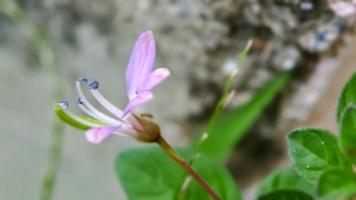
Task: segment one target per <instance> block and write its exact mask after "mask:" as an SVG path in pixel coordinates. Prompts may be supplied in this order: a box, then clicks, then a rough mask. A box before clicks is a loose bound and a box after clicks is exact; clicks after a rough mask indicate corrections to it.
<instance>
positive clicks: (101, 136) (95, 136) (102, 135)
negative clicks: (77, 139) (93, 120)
mask: <svg viewBox="0 0 356 200" xmlns="http://www.w3.org/2000/svg"><path fill="white" fill-rule="evenodd" d="M115 129H116V128H115V127H96V128H91V129H89V130H87V131H86V132H85V137H86V138H87V140H88V141H89V142H91V143H96V144H98V143H100V142H102V141H103V140H105V139H106V138H107V137H108V136H109V135H110V134H111V133H112V132H113V131H115Z"/></svg>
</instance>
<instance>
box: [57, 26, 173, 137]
mask: <svg viewBox="0 0 356 200" xmlns="http://www.w3.org/2000/svg"><path fill="white" fill-rule="evenodd" d="M155 58H156V44H155V40H154V37H153V33H152V32H151V31H146V32H143V33H142V34H141V35H140V36H139V37H138V39H137V41H136V43H135V46H134V48H133V50H132V53H131V57H130V60H129V63H128V66H127V70H126V88H127V94H128V99H129V102H128V104H127V105H126V107H125V108H124V109H123V110H121V109H119V108H118V107H116V106H115V105H114V104H112V103H111V102H110V101H108V100H107V99H106V98H105V97H104V96H103V95H102V94H101V92H100V91H99V82H98V81H96V80H91V79H87V78H79V79H78V80H77V81H76V89H77V92H78V96H79V97H78V107H79V108H80V109H81V110H82V111H83V112H84V113H85V114H86V115H77V114H74V113H73V112H71V111H69V110H68V106H69V104H68V102H67V101H61V102H59V103H58V104H56V105H55V108H54V109H55V112H56V114H57V116H58V117H59V118H60V119H62V120H63V121H65V122H67V123H68V124H70V125H73V126H75V127H77V128H80V129H83V130H86V133H85V135H86V138H87V140H88V141H89V142H92V143H100V142H102V141H103V140H105V139H106V138H107V137H108V136H110V135H111V134H117V135H125V136H131V137H134V138H136V139H138V140H140V141H144V142H153V141H155V139H156V138H157V137H158V136H159V135H160V129H159V126H158V125H157V124H156V123H154V122H153V121H151V119H150V118H148V117H145V116H144V115H140V114H138V112H137V111H136V108H137V107H138V106H139V105H141V104H143V103H145V102H147V101H149V100H150V99H152V98H153V93H152V89H153V88H154V87H155V86H157V85H158V84H159V83H160V82H162V81H163V80H164V79H165V78H167V77H168V76H169V74H170V72H169V70H168V69H166V68H157V69H154V68H153V65H154V63H155ZM83 86H86V87H87V89H88V90H89V91H90V93H91V95H92V96H93V97H94V98H95V99H96V101H97V102H98V103H99V104H100V105H101V106H102V107H103V108H105V109H106V110H107V111H108V112H107V113H110V115H109V114H106V113H104V112H101V111H100V110H99V109H97V108H96V107H95V106H94V105H93V104H91V103H90V102H89V100H88V99H87V98H86V97H85V95H84V92H83Z"/></svg>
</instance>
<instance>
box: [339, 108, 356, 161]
mask: <svg viewBox="0 0 356 200" xmlns="http://www.w3.org/2000/svg"><path fill="white" fill-rule="evenodd" d="M340 124H341V125H340V144H341V148H342V150H343V152H344V153H345V155H346V156H347V157H348V158H349V160H350V161H352V162H353V163H356V104H354V105H349V106H347V108H346V109H345V111H344V114H343V116H342V119H341V123H340Z"/></svg>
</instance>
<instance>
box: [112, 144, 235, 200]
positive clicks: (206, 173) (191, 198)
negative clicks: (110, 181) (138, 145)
mask: <svg viewBox="0 0 356 200" xmlns="http://www.w3.org/2000/svg"><path fill="white" fill-rule="evenodd" d="M179 153H180V155H183V156H184V157H185V158H187V157H188V155H189V153H188V151H179ZM194 168H195V169H196V170H197V172H198V174H200V175H201V176H202V177H203V178H204V179H205V180H206V181H207V182H208V184H209V185H211V186H212V188H213V189H214V190H215V191H216V192H217V193H218V194H219V195H221V198H222V199H224V200H239V199H240V194H239V192H238V191H237V188H236V186H235V184H234V182H233V179H232V178H231V176H230V175H229V173H228V172H227V171H226V169H225V168H224V166H222V165H219V164H217V163H216V162H213V161H211V160H209V159H208V158H202V159H199V160H198V161H196V163H195V166H194ZM116 171H117V174H118V176H119V178H120V180H121V183H122V185H123V187H124V190H125V191H126V193H127V196H128V199H130V200H175V199H178V196H179V192H180V189H181V186H182V183H183V179H184V177H185V171H183V170H182V169H181V168H180V167H179V165H178V164H176V163H175V162H173V161H172V160H171V159H170V158H169V157H168V156H167V155H165V153H164V152H163V151H162V150H161V149H160V148H158V147H157V148H156V147H153V148H142V149H133V150H128V151H125V152H123V153H121V154H120V155H119V156H118V158H117V160H116ZM184 199H188V200H195V199H209V197H208V196H207V194H206V193H205V191H203V190H202V188H200V186H199V185H197V184H196V183H195V181H194V180H193V181H192V183H191V184H190V186H189V188H188V190H187V192H186V198H184Z"/></svg>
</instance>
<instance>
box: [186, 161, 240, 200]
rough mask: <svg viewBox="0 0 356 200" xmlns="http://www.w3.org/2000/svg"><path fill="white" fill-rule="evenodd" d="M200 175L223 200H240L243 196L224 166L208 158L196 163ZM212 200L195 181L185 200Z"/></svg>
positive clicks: (190, 186) (191, 184)
mask: <svg viewBox="0 0 356 200" xmlns="http://www.w3.org/2000/svg"><path fill="white" fill-rule="evenodd" d="M194 167H195V168H196V169H197V171H198V173H199V174H200V175H201V176H202V177H203V178H204V179H205V180H206V181H207V182H208V183H209V185H210V186H211V187H213V188H215V190H216V191H217V193H218V194H219V197H220V198H221V199H224V200H225V199H226V200H229V199H231V200H240V199H241V195H240V193H239V192H238V190H237V186H236V184H235V182H234V180H233V179H232V177H231V175H230V173H229V172H228V171H227V170H226V168H225V167H224V166H222V165H221V164H218V163H217V162H215V161H212V160H210V159H208V158H206V157H203V158H202V159H198V160H197V161H196V162H195V163H194ZM198 199H210V197H209V196H208V195H207V193H206V192H205V191H204V190H203V189H202V188H201V186H200V185H198V184H197V183H196V182H195V181H194V180H193V181H192V182H191V183H190V185H189V188H188V191H187V193H186V195H185V198H184V200H198Z"/></svg>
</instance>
